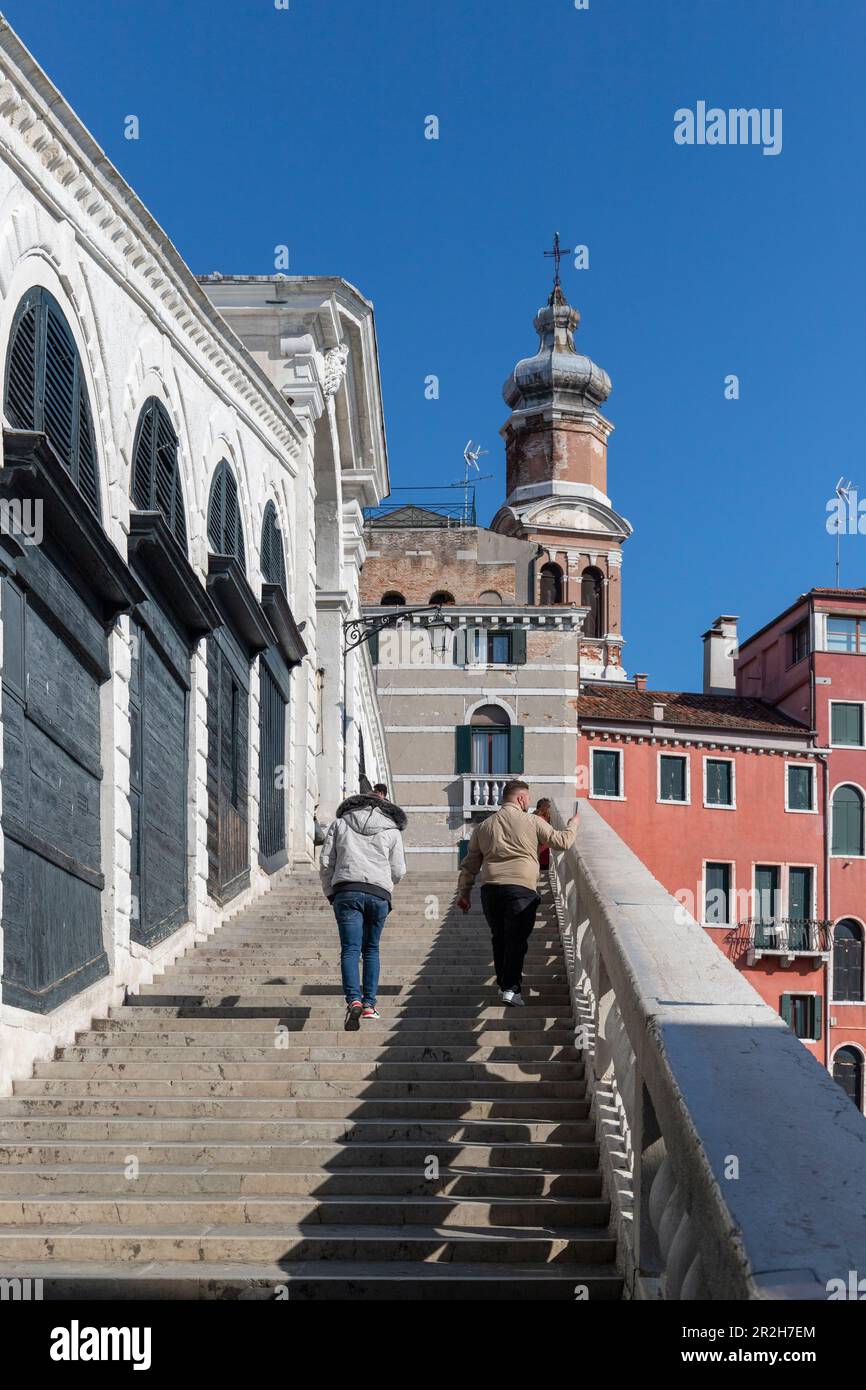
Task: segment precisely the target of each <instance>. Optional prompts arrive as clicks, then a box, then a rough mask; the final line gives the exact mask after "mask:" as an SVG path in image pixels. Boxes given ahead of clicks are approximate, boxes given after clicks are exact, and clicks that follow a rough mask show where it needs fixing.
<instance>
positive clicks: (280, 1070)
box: [34, 1057, 584, 1083]
mask: <svg viewBox="0 0 866 1390" xmlns="http://www.w3.org/2000/svg"><path fill="white" fill-rule="evenodd" d="M288 1072H289V1067H288V1066H287V1065H286V1063H285V1061H274V1060H271V1061H268V1062H250V1061H246V1062H188V1061H187V1062H90V1063H89V1064H88V1066H87V1068H86V1076H87V1078H88V1079H91V1080H96V1079H97V1078H99V1077H115V1078H120V1079H124V1078H127V1079H131V1080H150V1079H154V1080H172V1079H175V1078H177V1079H178V1080H181V1081H197V1080H220V1081H245V1080H249V1081H283V1080H285V1079H286V1075H287V1073H288ZM82 1074H83V1073H82V1063H81V1062H73V1061H60V1062H37V1063H36V1066H35V1068H34V1075H35V1076H37V1077H43V1076H63V1077H80V1076H82ZM583 1075H584V1071H583V1063H582V1062H532V1063H527V1062H499V1061H495V1062H493V1061H490V1062H395V1061H392V1060H391V1059H390V1058H389V1059H388V1060H387V1061H365V1060H363V1059H357V1058H354V1057H353V1058H352V1059H351V1060H349V1061H345V1062H295V1063H293V1064H292V1066H291V1076H292V1079H293V1080H296V1081H332V1080H333V1081H354V1082H356V1083H357V1082H361V1083H364V1082H367V1081H437V1080H443V1081H464V1080H465V1081H486V1080H496V1079H499V1080H503V1081H522V1082H524V1083H526V1082H528V1081H529V1080H530V1079H532V1078H534V1077H540V1078H544V1079H547V1080H549V1081H575V1080H582V1079H583Z"/></svg>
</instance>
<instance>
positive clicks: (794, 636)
mask: <svg viewBox="0 0 866 1390" xmlns="http://www.w3.org/2000/svg"><path fill="white" fill-rule="evenodd" d="M788 637H789V639H790V654H791V665H792V666H794V665H795V664H796V663H797V662H798V661H802V660H803V658H804V657H805V656H808V655H809V622H808V619H806V620H805V621H804V622H802V623H798V624H797V626H796V627H793V628H791V631H790V632H789V633H788Z"/></svg>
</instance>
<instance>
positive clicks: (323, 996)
mask: <svg viewBox="0 0 866 1390" xmlns="http://www.w3.org/2000/svg"><path fill="white" fill-rule="evenodd" d="M229 983H230V981H229V979H228V978H226V979H224V980H223V981H222V982H218V981H216V980H213V981H211V980H207V979H206V978H205V979H204V980H203V981H199V982H198V983H194V982H190V981H185V980H170V979H167V980H155V981H154V982H153V984H149V985H142V988H141V993H140V995H139V996H138V997H139V998H140V999H142V1000H144V1001H145V1002H147V1003H151V1004H161V1005H177V1006H179V1007H183V1008H190V1007H193V1006H202V1005H203V1006H204V1007H206V1008H211V1007H213V1006H214V1005H224V1004H225V1003H226V1002H227V1001H230V1002H232V1003H233V1004H235V1005H237V1006H244V1005H247V1006H249V1005H255V1006H257V1007H261V1006H262V1005H270V1006H271V1007H273V1006H274V1005H275V1004H278V1005H280V1006H285V1005H288V1004H292V1005H302V1004H304V1003H306V1004H309V1003H310V1002H311V1000H313V999H318V1000H319V1001H320V1003H321V1002H324V1001H325V1000H330V1001H331V1002H333V1001H334V1000H339V1001H340V1003H341V1004H343V1005H345V996H344V994H343V991H342V989H341V988H340V985H339V984H338V983H334V981H333V980H329V981H316V980H305V981H304V982H303V983H302V984H297V983H295V982H293V981H288V982H286V981H283V982H281V983H279V982H278V983H273V984H272V983H270V982H266V981H262V980H249V979H243V980H235V981H234V982H233V983H234V984H235V985H236V987H237V988H236V989H235V990H231V989H229V988H228V985H229ZM522 993H523V998H524V1001H525V1004H527V1005H533V1006H535V1007H541V1008H544V1009H546V1010H547V1011H548V1012H552V1013H556V1012H561V1011H564V1010H565V1009H567V1008H568V1002H569V996H568V990H567V989H565V988H564V987H563V986H558V985H554V986H552V987H545V988H543V989H539V988H537V987H536V986H535V985H534V984H530V985H529V986H527V985H525V984H524V987H523V990H522ZM473 1000H474V1001H475V1002H476V1003H477V1004H479V1005H485V1006H486V1005H489V1004H493V1003H501V999H500V996H499V990H498V989H497V988H496V986H495V983H489V984H477V985H473V984H470V983H466V984H463V983H457V982H455V981H451V982H450V983H446V984H437V983H434V982H432V981H429V982H428V981H422V982H420V983H412V984H408V985H401V984H397V983H392V982H391V981H390V980H385V981H383V982H382V983H380V985H379V993H378V1003H379V1005H380V1006H381V1005H382V1004H385V1005H386V1006H387V1007H391V1008H394V1007H395V1005H400V1006H402V1005H404V1004H406V1003H415V1004H422V1003H425V1002H428V1003H432V1004H441V1005H447V1004H453V1003H455V1002H458V1001H460V1002H462V1003H463V1004H464V1006H465V1005H468V1004H469V1003H470V1002H471V1001H473Z"/></svg>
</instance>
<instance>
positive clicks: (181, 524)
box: [132, 396, 186, 552]
mask: <svg viewBox="0 0 866 1390" xmlns="http://www.w3.org/2000/svg"><path fill="white" fill-rule="evenodd" d="M132 500H133V501H134V503H135V505H136V507H138V508H140V510H141V511H143V512H162V515H163V516H164V517H165V520H166V524H167V525H168V527H169V529H170V531H171V532H172V534H173V535H174V538H175V540H176V541H177V543H178V545H179V546H181V548H182V549H183V550H184V552H185V551H186V518H185V516H184V507H183V491H182V489H181V483H180V468H179V467H178V458H177V435H176V434H175V432H174V429H173V428H172V423H171V420H170V419H169V416H168V412H167V411H166V409H165V407H164V406H163V404H162V402H161V401H158V400H157V399H156V397H155V396H151V397H150V399H149V400H147V401H145V403H144V406H143V408H142V411H141V415H140V416H139V418H138V428H137V430H136V433H135V445H134V447H133V451H132Z"/></svg>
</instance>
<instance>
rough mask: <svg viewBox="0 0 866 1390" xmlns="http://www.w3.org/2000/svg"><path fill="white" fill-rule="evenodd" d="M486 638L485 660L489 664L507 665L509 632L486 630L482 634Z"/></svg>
mask: <svg viewBox="0 0 866 1390" xmlns="http://www.w3.org/2000/svg"><path fill="white" fill-rule="evenodd" d="M482 636H486V638H487V662H488V664H489V665H490V666H507V665H508V664H509V663H510V661H511V633H510V632H494V631H493V630H488V631H487V632H486V633H484V634H482Z"/></svg>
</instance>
